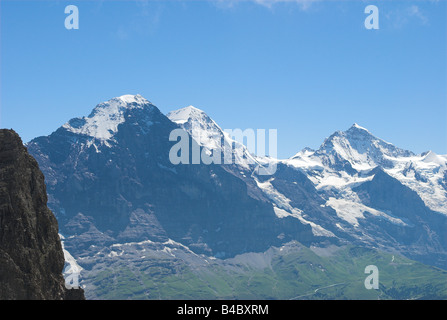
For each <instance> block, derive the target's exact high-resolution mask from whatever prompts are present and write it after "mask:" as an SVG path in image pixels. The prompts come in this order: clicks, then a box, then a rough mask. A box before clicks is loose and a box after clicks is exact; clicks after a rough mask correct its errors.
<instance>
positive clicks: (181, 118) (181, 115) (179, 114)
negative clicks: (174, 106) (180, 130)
mask: <svg viewBox="0 0 447 320" xmlns="http://www.w3.org/2000/svg"><path fill="white" fill-rule="evenodd" d="M166 116H167V117H168V118H169V119H170V120H171V121H172V122H175V123H177V124H180V125H182V124H184V123H186V122H188V120H189V119H196V120H197V119H200V118H203V117H205V116H206V117H208V116H207V115H206V113H205V112H204V111H202V110H200V109H198V108H196V107H194V106H187V107H185V108H181V109H178V110H175V111H171V112H169V113H168V114H167V115H166Z"/></svg>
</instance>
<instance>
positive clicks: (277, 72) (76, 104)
mask: <svg viewBox="0 0 447 320" xmlns="http://www.w3.org/2000/svg"><path fill="white" fill-rule="evenodd" d="M69 4H75V5H77V6H78V8H79V18H80V21H79V30H67V29H65V27H64V20H65V17H66V16H67V15H66V14H65V13H64V9H65V6H66V5H69ZM369 4H374V5H377V7H378V8H379V19H380V20H379V27H380V29H379V30H367V29H366V28H365V27H364V20H365V18H366V16H367V14H365V13H364V9H365V7H366V6H367V5H369ZM0 6H1V55H0V58H1V70H0V73H1V86H0V89H1V119H0V126H1V127H6V128H13V129H15V130H16V131H17V132H18V133H19V134H20V135H21V136H22V138H23V140H24V141H25V142H27V141H29V140H30V139H32V138H34V137H36V136H40V135H48V134H50V133H51V132H53V131H54V130H56V129H57V128H58V127H59V126H61V125H62V124H63V123H65V122H66V121H68V120H69V119H71V118H73V117H77V116H83V115H88V114H89V113H90V111H91V109H92V108H93V107H94V106H95V105H96V104H97V103H99V102H102V101H105V100H108V99H110V98H112V97H115V96H120V95H123V94H136V93H139V94H141V95H143V96H144V97H145V98H147V99H148V100H150V101H152V102H153V103H154V104H155V105H156V106H157V107H158V108H159V109H160V110H161V111H162V112H164V113H167V112H168V111H171V110H174V109H178V108H181V107H185V106H188V105H194V106H195V107H198V108H200V109H203V110H204V111H206V112H207V113H208V114H209V115H210V116H211V117H212V118H213V119H215V120H216V122H217V123H218V124H219V125H220V126H221V127H222V128H241V129H246V128H254V129H257V128H260V129H271V128H273V129H278V154H279V156H280V157H282V158H284V157H289V156H292V155H293V154H295V153H296V152H297V151H299V150H300V149H302V148H303V147H306V146H309V147H312V148H317V147H318V146H319V145H320V144H321V143H322V142H323V139H324V138H325V137H327V136H329V135H330V134H331V133H333V132H334V131H336V130H346V129H348V128H349V127H350V126H351V125H352V124H353V123H354V122H356V123H358V124H360V125H361V126H363V127H366V128H368V129H369V130H370V131H371V132H373V133H374V134H376V135H377V136H379V137H381V138H383V139H385V140H386V141H389V142H392V143H394V144H395V145H397V146H399V147H402V148H406V149H410V150H412V151H414V152H418V153H420V152H423V151H426V150H433V151H435V152H437V153H440V154H446V153H447V50H446V44H447V25H446V21H447V8H446V2H445V1H444V0H440V1H386V0H380V1H311V0H308V1H307V2H305V3H304V4H303V3H301V2H300V1H293V0H292V1H274V0H271V1H266V0H263V1H261V0H258V1H255V0H253V1H250V0H247V1H239V2H237V1H236V2H235V1H230V0H228V1H227V0H220V1H206V0H203V1H181V0H179V1H126V2H124V1H79V0H72V1H51V0H47V1H1V4H0Z"/></svg>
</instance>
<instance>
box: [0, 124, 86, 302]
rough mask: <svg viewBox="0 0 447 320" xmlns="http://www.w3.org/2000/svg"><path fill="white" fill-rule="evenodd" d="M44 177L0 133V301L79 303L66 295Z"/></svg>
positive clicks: (15, 139) (77, 294) (15, 141)
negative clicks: (73, 301) (27, 300)
mask: <svg viewBox="0 0 447 320" xmlns="http://www.w3.org/2000/svg"><path fill="white" fill-rule="evenodd" d="M63 267H64V255H63V250H62V246H61V242H60V239H59V235H58V224H57V220H56V218H55V217H54V215H53V213H52V212H51V211H50V210H49V209H48V207H47V194H46V188H45V182H44V176H43V174H42V172H41V171H40V169H39V166H38V164H37V162H36V161H35V160H34V158H33V157H31V156H30V155H29V154H28V151H27V149H26V148H25V147H24V146H23V143H22V140H21V139H20V137H19V136H18V134H17V133H15V132H14V131H13V130H6V129H1V130H0V299H20V300H22V299H51V300H63V299H84V293H83V290H82V289H79V290H67V289H66V288H65V281H64V278H63V276H62V269H63Z"/></svg>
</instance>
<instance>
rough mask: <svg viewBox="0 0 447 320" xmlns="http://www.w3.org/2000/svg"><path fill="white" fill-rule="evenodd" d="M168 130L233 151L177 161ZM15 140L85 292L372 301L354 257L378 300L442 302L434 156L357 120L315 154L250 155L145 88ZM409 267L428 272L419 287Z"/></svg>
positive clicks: (444, 246) (445, 165)
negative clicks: (39, 176)
mask: <svg viewBox="0 0 447 320" xmlns="http://www.w3.org/2000/svg"><path fill="white" fill-rule="evenodd" d="M175 129H182V130H184V131H186V132H187V133H188V137H189V139H190V144H189V148H190V151H191V153H192V152H193V150H194V148H196V149H197V148H199V149H200V150H201V151H202V152H205V153H212V152H217V151H219V152H220V151H221V152H224V153H225V152H228V151H230V152H231V154H232V156H233V158H234V159H237V161H234V162H233V163H231V164H223V163H222V164H215V163H211V164H204V163H198V164H191V165H184V164H179V165H174V164H172V162H171V161H170V159H169V152H170V150H171V148H172V147H173V146H174V145H175V144H176V141H170V139H169V136H170V133H171V132H172V131H173V130H175ZM197 137H200V139H197ZM26 146H27V148H28V150H29V152H30V154H31V155H33V156H34V157H35V159H36V160H37V161H38V163H39V166H40V168H41V170H42V172H43V173H44V175H45V179H46V186H47V192H48V205H49V207H50V209H51V210H52V211H53V212H54V213H55V215H56V217H57V220H58V222H59V228H60V233H61V234H62V235H63V237H64V240H63V241H64V248H65V249H66V251H67V253H68V252H69V254H70V256H71V257H73V259H70V263H73V264H76V265H77V267H78V268H80V269H82V272H81V279H82V282H81V283H82V284H83V285H84V287H85V295H86V297H87V298H99V299H101V298H151V299H156V298H178V297H187V298H203V297H214V298H222V297H231V298H243V297H246V298H281V299H283V298H288V299H291V298H294V297H302V298H343V297H344V298H358V297H368V298H377V296H376V294H375V293H374V294H372V293H371V292H370V291H362V290H366V289H365V288H363V289H361V287H362V282H359V283H360V284H361V285H360V286H359V285H358V283H357V282H355V281H354V280H353V279H356V281H357V280H358V279H359V278H360V277H361V274H362V273H363V269H364V267H365V266H363V265H360V264H357V262H358V261H362V263H363V262H365V263H366V262H368V264H380V265H383V269H384V270H388V274H385V275H384V279H387V277H388V279H390V280H389V282H386V281H385V284H386V285H384V286H383V287H381V290H380V294H378V295H379V296H381V297H382V298H430V297H447V296H446V292H447V288H446V283H445V281H444V280H445V274H446V273H445V270H447V261H446V258H447V257H446V255H447V236H446V230H447V156H445V155H437V154H435V153H434V152H431V151H429V152H426V153H423V154H414V153H413V152H411V151H408V150H403V149H400V148H398V147H396V146H394V145H393V144H391V143H388V142H386V141H384V140H382V139H380V138H377V137H375V136H374V135H373V134H372V133H371V132H369V131H368V130H367V129H365V128H363V127H361V126H359V125H357V124H354V125H353V126H352V127H350V128H349V129H348V130H346V131H337V132H335V133H334V134H332V135H331V136H329V137H328V138H327V139H326V140H325V141H324V142H323V143H322V145H321V146H320V148H319V149H318V150H312V149H309V148H305V149H304V150H302V151H299V152H298V153H297V154H296V155H294V156H293V157H291V158H289V159H275V158H272V157H269V156H256V155H255V154H252V153H251V152H250V151H249V149H248V148H246V147H245V146H244V145H243V144H242V143H240V142H238V141H236V140H235V139H234V137H232V136H230V135H229V134H228V133H227V132H225V131H224V130H222V129H221V128H220V127H219V125H218V124H217V123H216V122H215V121H214V120H213V119H211V118H210V117H209V116H208V115H207V114H206V113H205V112H204V111H202V110H200V109H197V108H194V107H192V106H189V107H187V108H183V109H179V110H176V111H173V112H170V113H168V114H167V115H164V114H162V113H161V112H160V110H159V109H158V108H157V107H156V106H154V105H153V104H152V103H151V102H149V101H148V100H146V99H145V98H143V97H141V96H140V95H124V96H121V97H117V98H113V99H111V100H109V101H107V102H103V103H100V104H99V105H97V106H96V107H95V108H94V109H93V111H92V112H91V113H90V115H88V116H86V117H80V118H74V119H71V120H70V121H68V122H67V123H65V124H64V125H62V126H61V127H60V128H58V129H57V130H56V131H55V132H53V133H52V134H50V135H49V136H43V137H38V138H35V139H33V140H31V141H30V142H29V143H27V145H26ZM228 148H229V150H228ZM266 167H274V168H275V169H276V170H275V171H274V172H271V174H268V175H266V174H260V171H259V169H260V168H266ZM388 260H389V261H388ZM356 261H357V262H356ZM395 261H400V262H399V263H397V264H396V262H395ZM385 262H386V263H385ZM399 265H400V267H399ZM344 266H345V267H346V268H347V269H346V270H343V269H344ZM362 268H363V269H362ZM399 268H403V269H399ZM398 269H399V270H398ZM347 270H351V271H349V272H347ZM402 270H404V271H402ZM415 274H425V275H426V278H424V277H422V278H423V279H422V280H420V281H421V282H418V283H416V284H415V283H414V281H413V282H412V280H409V279H414V275H415ZM317 275H320V276H317ZM354 275H355V276H354ZM350 276H352V278H350ZM291 277H292V278H291ZM293 277H295V278H296V279H295V278H293ZM185 279H186V280H185ZM188 279H189V280H188ZM391 279H395V280H396V281H397V282H396V281H392V280H391ZM418 279H420V277H418ZM442 279H444V280H442ZM404 280H405V281H407V280H408V281H407V282H405V281H404ZM179 281H180V282H181V283H180V282H179ZM185 281H186V283H189V284H188V285H186V286H185ZM294 281H297V282H296V283H295V282H294ZM337 281H338V282H337ZM418 281H419V280H418ZM293 283H295V286H294V287H293V286H291V284H293ZM336 283H340V285H338V286H336V288H333V289H330V292H329V293H326V294H323V293H321V295H313V294H312V295H309V294H308V292H311V291H313V290H316V289H318V288H322V287H326V286H332V285H333V284H336ZM348 284H349V286H348ZM331 288H332V287H331Z"/></svg>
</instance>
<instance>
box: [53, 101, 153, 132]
mask: <svg viewBox="0 0 447 320" xmlns="http://www.w3.org/2000/svg"><path fill="white" fill-rule="evenodd" d="M153 107H154V106H153V105H152V103H151V102H149V101H148V100H147V99H145V98H143V97H142V96H141V95H139V94H137V95H130V94H127V95H123V96H120V97H116V98H112V99H110V100H108V101H106V102H102V103H100V104H98V105H97V106H96V107H95V108H94V109H93V111H92V112H91V113H90V115H89V116H88V117H80V118H74V119H71V120H70V121H68V122H67V123H65V124H64V125H63V126H62V127H63V128H65V129H66V130H68V131H70V132H73V133H76V134H81V135H86V136H90V137H93V138H96V139H98V140H109V139H110V138H112V136H113V135H114V134H115V133H116V132H117V131H118V126H119V125H120V124H121V123H123V122H124V121H125V113H126V111H128V110H132V109H144V108H149V109H150V108H153Z"/></svg>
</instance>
